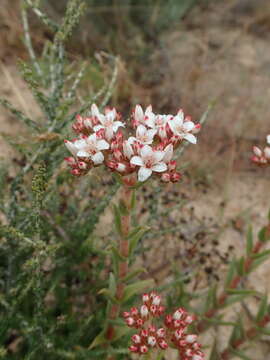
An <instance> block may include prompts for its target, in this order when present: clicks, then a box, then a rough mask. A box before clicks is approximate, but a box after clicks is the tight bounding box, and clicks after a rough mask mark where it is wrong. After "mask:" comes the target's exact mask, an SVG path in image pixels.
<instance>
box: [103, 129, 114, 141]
mask: <svg viewBox="0 0 270 360" xmlns="http://www.w3.org/2000/svg"><path fill="white" fill-rule="evenodd" d="M105 138H106V139H107V140H109V141H110V140H111V139H112V138H113V127H112V126H110V127H109V126H107V127H105Z"/></svg>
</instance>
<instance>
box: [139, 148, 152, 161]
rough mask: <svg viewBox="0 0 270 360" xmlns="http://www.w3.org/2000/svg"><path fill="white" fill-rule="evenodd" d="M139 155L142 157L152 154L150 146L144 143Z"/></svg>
mask: <svg viewBox="0 0 270 360" xmlns="http://www.w3.org/2000/svg"><path fill="white" fill-rule="evenodd" d="M141 156H142V158H146V157H150V156H153V150H152V148H151V146H149V145H144V147H143V148H142V149H141Z"/></svg>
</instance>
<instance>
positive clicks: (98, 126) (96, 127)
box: [94, 125, 104, 131]
mask: <svg viewBox="0 0 270 360" xmlns="http://www.w3.org/2000/svg"><path fill="white" fill-rule="evenodd" d="M100 129H104V126H103V125H96V126H94V131H98V130H100Z"/></svg>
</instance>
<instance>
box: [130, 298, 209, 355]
mask: <svg viewBox="0 0 270 360" xmlns="http://www.w3.org/2000/svg"><path fill="white" fill-rule="evenodd" d="M142 301H143V305H142V306H141V307H140V308H131V310H130V311H129V312H124V313H123V317H124V318H125V321H126V324H127V325H128V326H129V327H133V328H136V329H140V331H139V333H136V334H134V335H133V336H132V337H131V340H132V345H131V346H130V347H129V350H130V351H131V352H134V353H137V354H145V353H147V352H148V351H150V350H151V349H154V348H156V349H160V350H166V349H167V348H168V347H169V346H171V347H173V348H176V349H177V350H178V352H179V355H180V359H181V360H204V354H203V352H202V351H201V345H200V344H199V343H198V342H197V335H194V334H188V333H187V328H188V326H189V325H190V324H191V323H192V322H193V321H194V316H192V315H189V314H188V313H187V312H186V311H185V310H184V309H183V308H179V309H177V310H176V311H175V312H174V313H173V314H172V315H166V316H165V320H164V322H163V326H162V327H156V326H155V325H153V324H152V322H151V321H152V319H153V318H155V317H161V316H162V315H163V313H164V310H165V309H164V307H163V306H161V305H160V303H161V298H160V296H159V295H157V294H156V293H155V292H151V293H150V294H144V295H143V296H142Z"/></svg>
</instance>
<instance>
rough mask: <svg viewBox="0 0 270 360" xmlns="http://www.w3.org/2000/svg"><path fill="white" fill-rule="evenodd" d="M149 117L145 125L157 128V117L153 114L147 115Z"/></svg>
mask: <svg viewBox="0 0 270 360" xmlns="http://www.w3.org/2000/svg"><path fill="white" fill-rule="evenodd" d="M146 116H147V119H146V120H145V124H146V125H147V126H148V127H150V128H152V129H154V128H155V127H156V124H155V115H154V114H153V113H151V114H146Z"/></svg>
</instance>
